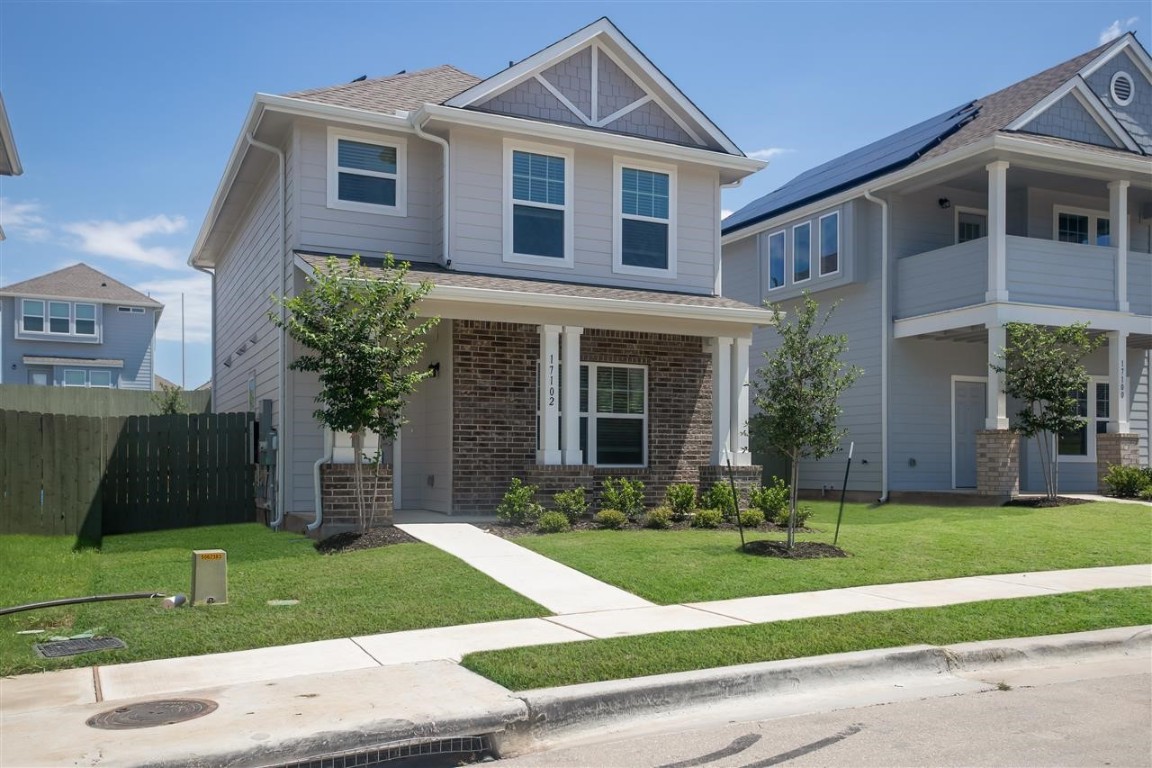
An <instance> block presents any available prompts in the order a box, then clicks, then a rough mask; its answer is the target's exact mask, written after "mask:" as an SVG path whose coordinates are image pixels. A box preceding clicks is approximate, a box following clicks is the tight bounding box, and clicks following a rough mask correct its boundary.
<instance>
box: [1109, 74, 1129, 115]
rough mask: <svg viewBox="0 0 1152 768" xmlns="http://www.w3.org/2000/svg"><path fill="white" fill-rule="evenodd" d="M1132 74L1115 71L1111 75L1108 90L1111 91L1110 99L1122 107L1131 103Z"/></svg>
mask: <svg viewBox="0 0 1152 768" xmlns="http://www.w3.org/2000/svg"><path fill="white" fill-rule="evenodd" d="M1133 87H1134V86H1133V83H1132V75H1130V74H1128V73H1127V72H1117V73H1116V74H1114V75H1112V83H1111V86H1110V90H1111V91H1112V100H1113V101H1115V102H1116V103H1117V104H1119V105H1120V106H1122V107H1126V106H1128V105H1129V104H1131V103H1132V90H1133Z"/></svg>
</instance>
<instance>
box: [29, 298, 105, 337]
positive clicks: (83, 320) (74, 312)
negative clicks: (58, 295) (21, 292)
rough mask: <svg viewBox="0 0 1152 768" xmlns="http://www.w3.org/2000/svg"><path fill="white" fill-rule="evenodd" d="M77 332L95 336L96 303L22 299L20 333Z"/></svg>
mask: <svg viewBox="0 0 1152 768" xmlns="http://www.w3.org/2000/svg"><path fill="white" fill-rule="evenodd" d="M41 334H45V335H50V336H73V337H81V338H86V337H87V338H91V339H95V338H96V336H97V310H96V305H95V304H86V303H82V302H71V301H52V300H45V299H21V302H20V331H19V335H41Z"/></svg>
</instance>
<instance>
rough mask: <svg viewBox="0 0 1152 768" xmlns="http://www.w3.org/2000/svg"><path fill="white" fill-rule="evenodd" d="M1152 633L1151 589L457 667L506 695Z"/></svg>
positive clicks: (529, 653) (488, 658) (609, 646)
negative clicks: (764, 665)
mask: <svg viewBox="0 0 1152 768" xmlns="http://www.w3.org/2000/svg"><path fill="white" fill-rule="evenodd" d="M1142 624H1152V587H1139V588H1132V589H1103V590H1095V591H1092V592H1075V593H1069V594H1064V595H1050V596H1049V595H1045V596H1042V597H1025V598H1015V599H1009V600H988V601H984V602H978V603H963V604H960V605H949V606H944V607H939V608H904V609H900V610H894V611H882V612H866V613H852V614H846V615H842V616H825V617H820V618H813V619H796V620H793V621H780V622H773V623H769V624H754V625H750V626H739V627H723V628H719V629H703V630H695V631H689V632H662V633H658V634H651V635H639V636H634V637H617V638H610V639H606V640H587V641H580V642H574V643H558V644H553V645H536V646H529V647H525V648H510V649H507V650H501V651H483V652H479V653H470V654H468V655H467V656H465V657H464V659H463V662H462V663H463V665H464V666H465V667H466V668H468V669H470V670H472V671H473V672H476V673H477V674H480V675H483V676H484V677H487V678H488V679H490V680H493V681H494V682H496V683H499V684H500V685H503V686H504V687H506V688H509V689H511V690H514V691H523V690H528V689H532V688H550V687H553V686H559V685H573V684H576V683H592V682H599V681H603V680H620V679H624V678H629V677H642V676H646V675H658V674H663V673H667V672H687V671H691V670H697V669H711V668H714V667H725V666H730V665H734V664H751V663H755V662H761V661H777V660H780V659H794V658H802V657H806V656H820V655H823V654H828V653H844V652H847V651H865V650H871V649H875V648H894V647H899V646H903V645H915V644H919V643H924V644H928V645H948V644H953V643H964V642H974V641H978V640H996V639H1003V638H1011V637H1034V636H1039V635H1053V634H1062V633H1066V632H1086V631H1088V630H1093V629H1107V628H1109V627H1125V626H1136V625H1142Z"/></svg>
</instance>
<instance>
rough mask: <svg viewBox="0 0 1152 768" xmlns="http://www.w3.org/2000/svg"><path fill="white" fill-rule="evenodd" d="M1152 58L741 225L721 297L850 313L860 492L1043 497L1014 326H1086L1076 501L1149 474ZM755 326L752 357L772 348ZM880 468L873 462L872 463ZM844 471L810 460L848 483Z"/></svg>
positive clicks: (996, 100)
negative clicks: (1024, 435)
mask: <svg viewBox="0 0 1152 768" xmlns="http://www.w3.org/2000/svg"><path fill="white" fill-rule="evenodd" d="M1150 154H1152V63H1150V60H1149V56H1148V53H1147V51H1145V50H1144V49H1143V48H1142V47H1141V46H1140V44H1139V43H1138V42H1137V41H1136V38H1135V37H1134V36H1132V35H1126V36H1124V37H1122V38H1120V39H1117V40H1115V41H1113V42H1110V43H1107V44H1105V45H1102V46H1100V47H1098V48H1096V49H1095V50H1092V51H1089V52H1087V53H1085V54H1083V55H1080V56H1077V57H1076V58H1074V59H1072V60H1070V61H1067V62H1064V63H1063V64H1060V65H1058V66H1055V67H1053V68H1051V69H1048V70H1046V71H1044V72H1041V73H1040V74H1038V75H1036V76H1034V77H1030V78H1028V79H1027V80H1024V81H1022V82H1019V83H1016V84H1015V85H1012V86H1009V87H1008V88H1005V89H1003V90H1001V91H998V92H996V93H993V94H991V95H989V96H986V97H984V98H981V99H977V100H976V101H972V102H969V103H965V104H961V105H958V106H957V107H956V108H954V109H950V110H948V111H946V112H944V113H942V114H940V115H937V116H935V117H933V118H930V119H928V120H925V121H924V122H922V123H919V124H917V125H914V126H912V127H910V128H908V129H906V130H904V131H901V132H900V133H897V134H895V135H893V136H890V137H888V138H885V139H881V140H880V141H877V142H874V143H872V144H869V145H867V146H865V147H863V148H861V149H858V150H855V151H853V152H850V153H848V154H847V155H844V156H843V157H840V158H837V159H835V160H832V161H831V162H828V163H825V164H824V165H821V166H819V167H816V168H813V169H812V170H810V171H807V172H806V173H804V174H802V175H800V176H799V177H797V178H796V179H793V180H792V181H791V182H789V183H787V184H785V185H784V186H783V187H781V188H780V189H778V190H776V191H775V192H772V193H770V194H768V195H766V196H765V197H763V198H761V199H759V200H757V201H755V202H753V203H751V204H749V205H748V206H746V207H744V208H743V209H741V210H739V211H737V212H736V213H734V214H733V215H732V216H730V217H728V218H727V219H725V221H724V226H723V261H724V272H723V275H724V286H723V287H724V290H723V293H724V295H725V296H728V297H731V298H735V299H739V300H742V301H747V302H750V303H760V302H761V301H764V300H767V301H770V302H779V303H780V304H781V305H783V306H784V307H785V308H788V307H790V306H794V300H795V299H796V298H797V297H798V296H799V295H800V294H801V293H802V292H804V291H810V292H811V293H812V294H813V296H814V297H815V298H816V299H817V300H818V301H819V302H820V303H821V305H823V306H831V305H832V303H833V302H840V304H839V307H838V309H837V310H836V313H835V315H834V318H833V322H832V323H831V325H830V326H829V330H831V331H834V332H838V333H841V332H842V333H846V334H847V335H848V337H849V344H850V347H851V349H850V353H849V358H850V362H854V363H856V364H858V365H860V366H861V367H862V368H864V370H865V375H864V377H863V378H862V379H861V380H860V381H859V382H858V383H857V384H856V386H855V387H854V388H853V389H852V390H850V391H849V392H848V393H846V395H845V396H844V398H843V400H842V406H843V408H844V411H845V414H844V419H843V424H844V425H845V426H846V427H847V428H848V431H849V436H848V439H849V440H852V441H854V442H855V443H856V456H855V458H856V459H857V460H858V461H857V464H856V465H855V467H854V469H853V482H852V483H851V488H850V489H851V490H854V491H859V492H861V493H867V494H868V495H870V496H873V497H874V496H875V495H877V494H878V495H879V496H880V497H881V498H886V497H888V495H889V492H902V491H934V490H951V489H978V490H979V492H981V493H987V494H996V495H1003V494H1011V493H1015V492H1017V491H1018V490H1024V491H1037V490H1042V489H1043V487H1044V481H1043V475H1042V472H1041V467H1040V463H1039V461H1040V459H1039V451H1038V450H1037V446H1036V445H1028V444H1020V441H1019V439H1018V438H1017V437H1016V435H1015V434H1014V433H1013V432H1012V431H1011V430H1010V424H1011V419H1012V414H1013V413H1014V411H1015V410H1018V405H1017V404H1015V403H1012V402H1009V401H1008V400H1007V399H1006V397H1005V395H1004V393H1003V383H1002V376H1000V375H997V374H995V373H994V372H993V371H992V369H991V368H990V366H992V365H993V364H998V363H999V362H1000V357H999V355H1000V353H1001V351H1002V350H1003V348H1004V346H1005V341H1006V340H1005V330H1004V325H1005V323H1008V322H1014V321H1015V322H1027V323H1035V324H1041V325H1048V326H1057V325H1065V324H1070V323H1073V322H1087V323H1089V325H1090V328H1091V331H1092V332H1093V333H1097V334H1104V335H1105V336H1106V338H1107V340H1106V342H1105V343H1104V345H1103V346H1102V348H1101V349H1099V350H1098V352H1097V353H1095V354H1093V355H1092V356H1091V357H1090V358H1088V359H1087V360H1086V364H1087V366H1088V368H1089V372H1090V374H1091V377H1092V378H1091V384H1090V386H1089V387H1088V390H1087V391H1085V392H1082V393H1080V397H1081V403H1082V406H1081V408H1082V413H1083V415H1084V416H1086V417H1087V420H1088V423H1087V427H1086V428H1085V429H1084V430H1082V431H1081V432H1080V433H1078V434H1072V435H1062V436H1061V437H1060V438H1059V440H1058V446H1057V449H1058V451H1059V456H1060V462H1061V469H1060V483H1061V489H1062V490H1064V491H1095V490H1096V489H1097V487H1098V476H1097V475H1098V472H1103V471H1104V469H1105V467H1106V466H1107V465H1108V464H1114V463H1121V462H1123V463H1126V464H1135V463H1137V462H1138V461H1139V462H1141V463H1143V464H1144V465H1147V463H1148V456H1149V453H1148V439H1149V368H1150V359H1152V358H1150V354H1149V349H1150V348H1152V257H1150V256H1149V250H1150V247H1149V245H1150V237H1152V159H1150V157H1149V155H1150ZM774 343H775V340H774V339H773V334H772V333H771V332H770V331H762V332H758V333H757V335H756V337H755V343H754V347H755V355H756V356H757V357H758V356H759V355H760V353H761V352H762V351H764V350H767V349H772V348H773V345H774ZM860 459H863V461H862V462H861V461H859V460H860ZM842 472H843V457H842V456H838V457H833V458H831V459H828V460H825V461H823V462H809V463H806V465H805V466H804V467H802V470H801V476H802V478H803V483H804V486H805V487H806V488H808V489H812V490H821V489H827V488H839V486H840V483H841V482H842V479H841V477H840V475H841V473H842Z"/></svg>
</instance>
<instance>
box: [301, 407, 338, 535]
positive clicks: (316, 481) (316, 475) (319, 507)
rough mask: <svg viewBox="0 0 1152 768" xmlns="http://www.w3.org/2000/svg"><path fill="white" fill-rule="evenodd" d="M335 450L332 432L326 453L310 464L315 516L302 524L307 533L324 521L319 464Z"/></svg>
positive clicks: (330, 456) (334, 435) (314, 529)
mask: <svg viewBox="0 0 1152 768" xmlns="http://www.w3.org/2000/svg"><path fill="white" fill-rule="evenodd" d="M324 431H325V432H329V431H330V430H327V429H326V430H324ZM335 450H336V433H335V432H332V439H331V440H330V441H328V451H327V453H325V454H324V455H323V456H321V457H320V458H319V459H317V460H316V463H315V464H313V465H312V484H313V487H314V488H315V489H316V516H315V517H314V518H313V519H312V522H310V523H308V525H306V526H304V530H305V531H306V532H307V533H313V532H315V531H316V529H318V528H319V527H320V526H321V525H322V524H323V523H324V502H323V494H321V493H320V465H321V464H323V463H324V462H326V461H331V460H332V454H333V453H334V452H335Z"/></svg>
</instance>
